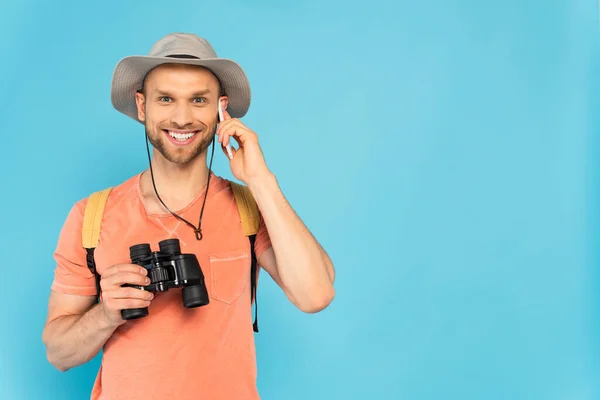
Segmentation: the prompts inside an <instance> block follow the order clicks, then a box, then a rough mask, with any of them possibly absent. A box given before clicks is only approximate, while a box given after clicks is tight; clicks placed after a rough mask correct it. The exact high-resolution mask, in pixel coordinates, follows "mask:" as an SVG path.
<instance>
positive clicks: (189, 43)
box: [111, 33, 250, 122]
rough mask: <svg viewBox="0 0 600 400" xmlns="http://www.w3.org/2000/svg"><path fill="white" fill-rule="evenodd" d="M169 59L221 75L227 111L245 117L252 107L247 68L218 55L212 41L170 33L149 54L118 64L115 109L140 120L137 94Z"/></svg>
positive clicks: (114, 92) (172, 61) (123, 60)
mask: <svg viewBox="0 0 600 400" xmlns="http://www.w3.org/2000/svg"><path fill="white" fill-rule="evenodd" d="M167 63H177V64H188V65H200V66H203V67H206V68H208V69H209V70H211V71H212V73H213V74H215V76H216V77H217V79H219V81H220V83H221V88H222V90H223V91H224V92H225V93H226V94H227V96H228V100H229V101H228V105H227V112H228V113H229V114H230V115H231V117H232V118H241V117H243V116H244V115H245V114H246V112H247V111H248V108H249V107H250V83H249V82H248V78H247V77H246V74H245V72H244V70H243V69H242V68H241V67H240V66H239V65H238V64H237V63H236V62H235V61H232V60H229V59H225V58H219V57H217V53H216V52H215V50H214V49H213V47H212V46H211V44H210V43H209V42H208V41H207V40H206V39H204V38H201V37H199V36H197V35H194V34H190V33H171V34H169V35H166V36H165V37H163V38H162V39H160V40H158V41H157V42H156V43H155V44H154V45H153V46H152V48H151V49H150V52H149V53H148V55H147V56H129V57H125V58H123V59H122V60H121V61H119V63H118V64H117V66H116V67H115V70H114V73H113V78H112V86H111V101H112V104H113V106H114V107H115V109H116V110H117V111H119V112H121V113H123V114H125V115H127V116H129V117H131V118H133V119H134V120H136V121H138V122H142V121H140V120H139V119H138V112H137V106H136V102H135V95H136V92H137V91H138V90H140V89H141V88H142V84H143V81H144V79H145V77H146V75H147V74H148V73H149V72H150V71H151V70H152V69H154V68H156V67H157V66H159V65H162V64H167Z"/></svg>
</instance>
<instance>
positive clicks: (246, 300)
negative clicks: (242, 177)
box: [52, 174, 271, 400]
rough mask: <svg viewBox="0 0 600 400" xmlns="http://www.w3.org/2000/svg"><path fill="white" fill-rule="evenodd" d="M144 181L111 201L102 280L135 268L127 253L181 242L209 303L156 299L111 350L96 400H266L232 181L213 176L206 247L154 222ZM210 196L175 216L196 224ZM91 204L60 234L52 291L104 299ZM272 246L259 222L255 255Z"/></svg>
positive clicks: (167, 223) (176, 224) (179, 227)
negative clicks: (123, 267) (88, 215)
mask: <svg viewBox="0 0 600 400" xmlns="http://www.w3.org/2000/svg"><path fill="white" fill-rule="evenodd" d="M140 177H141V174H139V175H135V176H133V177H132V178H129V179H128V180H127V181H125V182H123V183H122V184H120V185H118V186H116V187H115V188H113V190H112V191H111V194H110V196H109V198H108V201H107V203H106V208H105V211H104V217H103V220H102V229H101V233H100V239H99V243H98V246H97V247H96V250H95V253H94V256H95V260H96V266H97V269H98V272H99V273H100V274H102V272H103V271H104V270H105V269H106V268H108V267H109V266H112V265H114V264H119V263H130V262H131V260H130V255H129V247H130V246H133V245H135V244H140V243H148V244H150V246H151V249H152V250H153V251H157V250H158V242H160V241H161V240H165V239H171V238H177V239H179V241H180V246H181V252H182V253H192V254H195V255H196V257H197V258H198V262H199V263H200V267H201V269H202V272H203V274H204V278H205V285H206V288H207V290H208V294H209V300H210V304H208V305H205V306H202V307H198V308H191V309H186V308H185V307H184V306H183V304H182V294H181V288H175V289H169V290H168V291H167V292H161V293H155V297H154V299H153V300H152V302H151V304H150V306H149V308H148V311H149V314H148V315H147V316H146V317H144V318H140V319H136V320H130V321H127V322H125V323H124V324H123V325H121V326H120V327H119V328H118V329H117V330H116V331H115V332H114V334H113V335H112V336H111V337H110V339H109V340H108V341H107V342H106V344H105V346H104V348H103V354H102V364H101V367H100V371H99V372H98V375H97V378H96V381H95V383H94V386H93V389H92V394H91V399H92V400H98V399H102V400H113V399H128V400H136V399H140V400H152V399H177V400H188V399H190V400H191V399H194V400H196V399H211V400H217V399H244V400H251V399H259V394H258V392H257V388H256V375H257V373H256V357H255V345H254V331H253V330H252V304H251V296H250V261H251V253H250V241H249V240H248V238H247V237H246V236H245V235H244V232H243V230H242V225H241V221H240V216H239V213H238V209H237V206H236V203H235V198H234V196H233V192H232V189H231V186H230V182H229V181H227V180H226V179H223V178H221V177H218V176H216V175H214V174H213V175H211V179H210V184H209V190H208V197H207V199H206V205H205V208H204V215H203V218H202V233H203V238H202V240H197V239H196V235H195V234H194V231H193V229H192V228H191V227H189V226H188V225H187V224H185V223H184V222H182V221H180V220H178V219H177V218H175V217H174V216H172V215H171V214H169V213H165V214H149V213H148V211H147V209H146V207H145V205H144V200H143V197H142V195H141V190H140ZM203 201H204V191H202V192H201V193H200V194H199V195H198V196H197V197H196V198H195V199H194V200H193V201H192V202H191V203H190V204H189V205H188V206H186V207H185V208H183V209H181V210H173V211H174V212H175V213H176V214H178V215H179V216H181V217H183V218H184V219H186V220H187V221H190V222H191V223H192V224H194V225H196V224H197V223H198V217H199V215H200V209H201V207H202V202H203ZM86 202H87V198H86V199H83V200H80V201H78V202H77V203H76V204H75V205H74V207H73V208H72V209H71V211H70V213H69V215H68V217H67V219H66V221H65V224H64V226H63V228H62V230H61V233H60V236H59V239H58V244H57V248H56V252H55V254H54V256H55V260H56V263H57V264H56V269H55V276H54V281H53V283H52V290H54V291H56V292H60V293H68V294H74V295H85V296H91V295H95V294H96V286H95V281H94V277H93V275H92V273H91V272H90V270H89V269H88V267H87V263H86V251H85V249H84V248H83V246H82V240H81V229H82V223H83V215H84V211H85V205H86ZM270 246H271V243H270V239H269V235H268V233H267V230H266V227H265V225H264V222H263V220H262V218H261V224H260V230H259V232H258V234H257V236H256V242H255V252H256V256H257V257H260V255H261V254H262V253H263V252H264V251H265V250H267V249H268V248H269V247H270Z"/></svg>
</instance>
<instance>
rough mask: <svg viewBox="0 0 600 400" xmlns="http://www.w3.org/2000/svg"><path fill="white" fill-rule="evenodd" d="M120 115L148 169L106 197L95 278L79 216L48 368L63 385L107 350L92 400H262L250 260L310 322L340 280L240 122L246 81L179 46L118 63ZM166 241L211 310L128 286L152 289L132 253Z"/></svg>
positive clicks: (62, 256)
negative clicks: (139, 135) (249, 210)
mask: <svg viewBox="0 0 600 400" xmlns="http://www.w3.org/2000/svg"><path fill="white" fill-rule="evenodd" d="M112 101H113V105H114V107H115V108H116V109H117V110H118V111H120V112H122V113H123V114H125V115H127V116H129V117H131V118H133V119H134V120H136V121H138V122H140V123H141V124H142V125H143V126H144V128H145V134H146V138H147V142H146V143H147V150H148V157H149V159H151V162H150V166H149V169H147V170H145V171H142V172H141V173H140V174H137V175H135V176H133V177H130V178H129V179H127V180H126V181H125V182H122V183H121V184H119V185H118V186H116V187H114V188H112V190H111V191H110V195H109V197H108V200H107V202H106V206H105V209H104V214H103V217H102V230H101V232H100V235H99V242H98V245H97V247H96V249H95V252H94V254H93V259H94V261H95V268H96V271H97V272H98V275H97V277H96V276H95V275H94V274H93V273H92V272H91V271H90V269H89V268H88V261H89V259H88V258H86V257H87V255H88V254H87V253H86V249H85V248H84V244H83V241H82V229H83V228H84V215H85V209H86V205H87V203H88V201H89V198H86V199H82V200H80V201H78V202H77V203H76V204H75V205H74V206H73V208H72V209H71V212H70V213H69V215H68V217H67V219H66V221H65V224H64V226H63V228H62V230H61V233H60V236H59V240H58V244H57V248H56V251H55V254H54V257H55V260H56V268H55V278H54V281H53V283H52V290H51V294H50V299H49V307H48V319H47V323H46V326H45V329H44V333H43V341H44V344H45V345H46V349H47V357H48V360H49V361H50V363H52V364H53V365H54V366H55V367H56V368H57V369H59V370H60V371H66V370H69V369H71V368H74V367H76V366H79V365H81V364H84V363H86V362H88V361H89V360H91V359H92V358H93V357H95V356H96V355H97V354H98V353H99V351H100V350H103V355H102V365H101V369H100V371H99V373H98V376H97V378H96V382H95V384H94V387H93V389H92V394H91V398H92V399H129V400H134V399H144V400H149V399H178V400H186V399H198V398H205V399H258V398H259V394H258V391H257V389H256V361H255V347H254V334H253V330H252V296H251V292H250V290H251V282H250V269H251V261H252V259H253V256H252V255H253V254H254V255H255V257H256V259H257V261H258V265H259V266H260V267H261V268H262V269H264V270H265V271H266V272H267V273H268V274H269V275H270V276H271V277H272V279H273V280H274V281H275V282H276V283H277V284H278V285H279V286H280V287H281V288H282V290H283V291H284V293H285V294H286V296H287V298H288V299H289V300H290V301H291V302H292V303H293V304H294V305H295V306H296V307H298V308H299V309H300V310H302V311H304V312H307V313H315V312H318V311H320V310H323V309H324V308H325V307H327V306H328V304H329V303H330V302H331V301H332V299H333V297H334V288H333V282H334V268H333V265H332V262H331V260H330V258H329V257H328V256H327V254H326V252H325V251H324V250H323V248H322V247H321V246H320V244H319V243H318V242H317V240H315V238H314V237H313V235H312V234H311V232H310V231H309V230H308V229H307V228H306V226H305V225H304V224H303V223H302V221H301V220H300V219H299V218H298V216H297V215H296V214H295V212H294V211H293V209H292V207H291V206H290V205H289V204H288V202H287V200H286V199H285V197H284V195H283V194H282V192H281V190H280V188H279V186H278V183H277V179H276V177H275V176H274V174H273V173H272V172H271V171H270V170H269V168H268V167H267V164H266V162H265V159H264V156H263V153H262V151H261V148H260V145H259V141H258V135H257V133H255V132H254V131H252V130H251V129H250V128H248V127H247V126H245V125H244V123H242V122H241V121H240V120H239V118H240V117H243V116H244V115H245V114H246V112H247V110H248V108H249V105H250V86H249V83H248V81H247V79H246V75H245V74H244V72H243V70H242V69H241V68H240V67H239V66H238V64H236V63H235V62H233V61H230V60H226V59H221V58H218V57H217V55H216V53H215V52H214V50H213V48H212V46H211V45H210V44H209V43H208V42H207V41H206V40H204V39H202V38H200V37H198V36H196V35H191V34H171V35H167V36H166V37H164V38H162V39H161V40H159V41H158V42H157V43H156V44H155V45H154V46H153V47H152V49H151V51H150V54H149V55H148V56H136V57H127V58H125V59H123V60H121V62H119V64H118V65H117V67H116V69H115V72H114V77H113V84H112ZM219 104H220V107H221V109H222V110H223V111H222V115H223V121H219ZM148 141H149V142H150V143H151V144H152V147H153V153H152V154H153V155H152V157H150V147H149V146H148ZM215 143H218V144H215ZM231 144H233V145H234V146H233V148H231V156H229V155H228V154H229V153H228V151H227V146H229V145H231ZM216 145H218V146H220V147H221V149H222V153H223V154H224V156H225V157H226V158H227V159H228V160H229V164H230V167H231V171H232V173H233V175H234V176H235V178H236V179H238V180H239V181H241V182H243V184H245V186H246V187H247V188H248V189H249V192H250V193H251V195H252V198H253V199H254V201H255V202H256V204H257V206H258V209H259V211H260V218H259V219H260V224H259V230H258V232H257V234H256V236H255V239H254V240H253V241H248V238H247V237H246V235H245V234H244V231H243V229H242V224H241V222H240V213H239V211H238V207H237V206H236V198H235V196H234V192H233V186H232V185H233V184H232V182H229V181H228V180H226V179H223V178H221V177H219V176H217V175H215V174H214V173H213V172H212V171H211V167H210V166H211V165H212V157H213V154H214V148H215V146H216ZM236 147H237V148H236ZM209 149H210V150H211V155H210V156H211V158H210V163H208V153H209ZM194 221H198V222H197V224H195V223H194ZM172 238H176V239H178V240H179V242H180V246H181V252H182V253H190V254H194V255H195V256H196V257H197V259H198V261H199V264H200V266H201V268H202V272H203V274H204V278H205V285H206V288H207V291H208V295H209V300H210V303H209V304H207V305H205V306H203V307H197V308H185V307H184V306H183V305H182V297H181V296H182V295H181V291H180V289H171V290H169V291H166V292H160V293H157V294H153V293H151V292H150V291H147V290H140V289H138V288H136V287H131V286H123V285H147V284H148V283H149V282H150V280H149V278H148V276H147V272H146V269H144V268H142V267H140V266H139V265H134V264H132V263H131V261H130V247H131V246H134V245H136V244H141V243H150V244H151V245H152V246H153V247H154V246H156V245H157V243H158V242H160V241H162V240H165V239H172ZM98 289H100V290H101V301H99V302H98V303H97V302H96V295H97V294H98ZM145 307H147V308H148V311H149V313H148V315H147V316H145V317H143V318H138V319H133V320H129V319H123V314H122V310H131V309H140V308H145Z"/></svg>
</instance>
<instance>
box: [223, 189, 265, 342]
mask: <svg viewBox="0 0 600 400" xmlns="http://www.w3.org/2000/svg"><path fill="white" fill-rule="evenodd" d="M230 183H231V189H232V190H233V195H234V196H235V203H236V204H237V207H238V211H239V213H240V219H241V221H242V228H243V230H244V234H245V235H246V236H248V239H249V240H250V253H251V264H250V301H252V300H254V324H253V325H252V327H253V329H254V332H258V302H257V299H256V284H257V279H256V275H257V267H258V266H257V264H258V262H257V260H256V252H255V251H254V243H255V241H256V234H257V233H258V229H259V227H260V214H259V210H258V206H257V204H256V201H255V200H254V197H252V193H251V192H250V189H248V187H247V186H244V185H240V184H239V183H236V182H230Z"/></svg>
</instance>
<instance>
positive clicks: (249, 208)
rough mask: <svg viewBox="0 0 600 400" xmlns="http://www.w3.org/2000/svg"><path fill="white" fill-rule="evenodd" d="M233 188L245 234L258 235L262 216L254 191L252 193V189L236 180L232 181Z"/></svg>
mask: <svg viewBox="0 0 600 400" xmlns="http://www.w3.org/2000/svg"><path fill="white" fill-rule="evenodd" d="M231 189H232V190H233V195H234V196H235V202H236V204H237V207H238V211H239V212H240V219H241V220H242V228H243V229H244V234H245V235H246V236H251V235H256V233H257V232H258V228H259V225H260V216H259V212H258V206H257V205H256V201H254V197H252V193H250V189H248V187H247V186H244V185H240V184H239V183H235V182H231Z"/></svg>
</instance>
